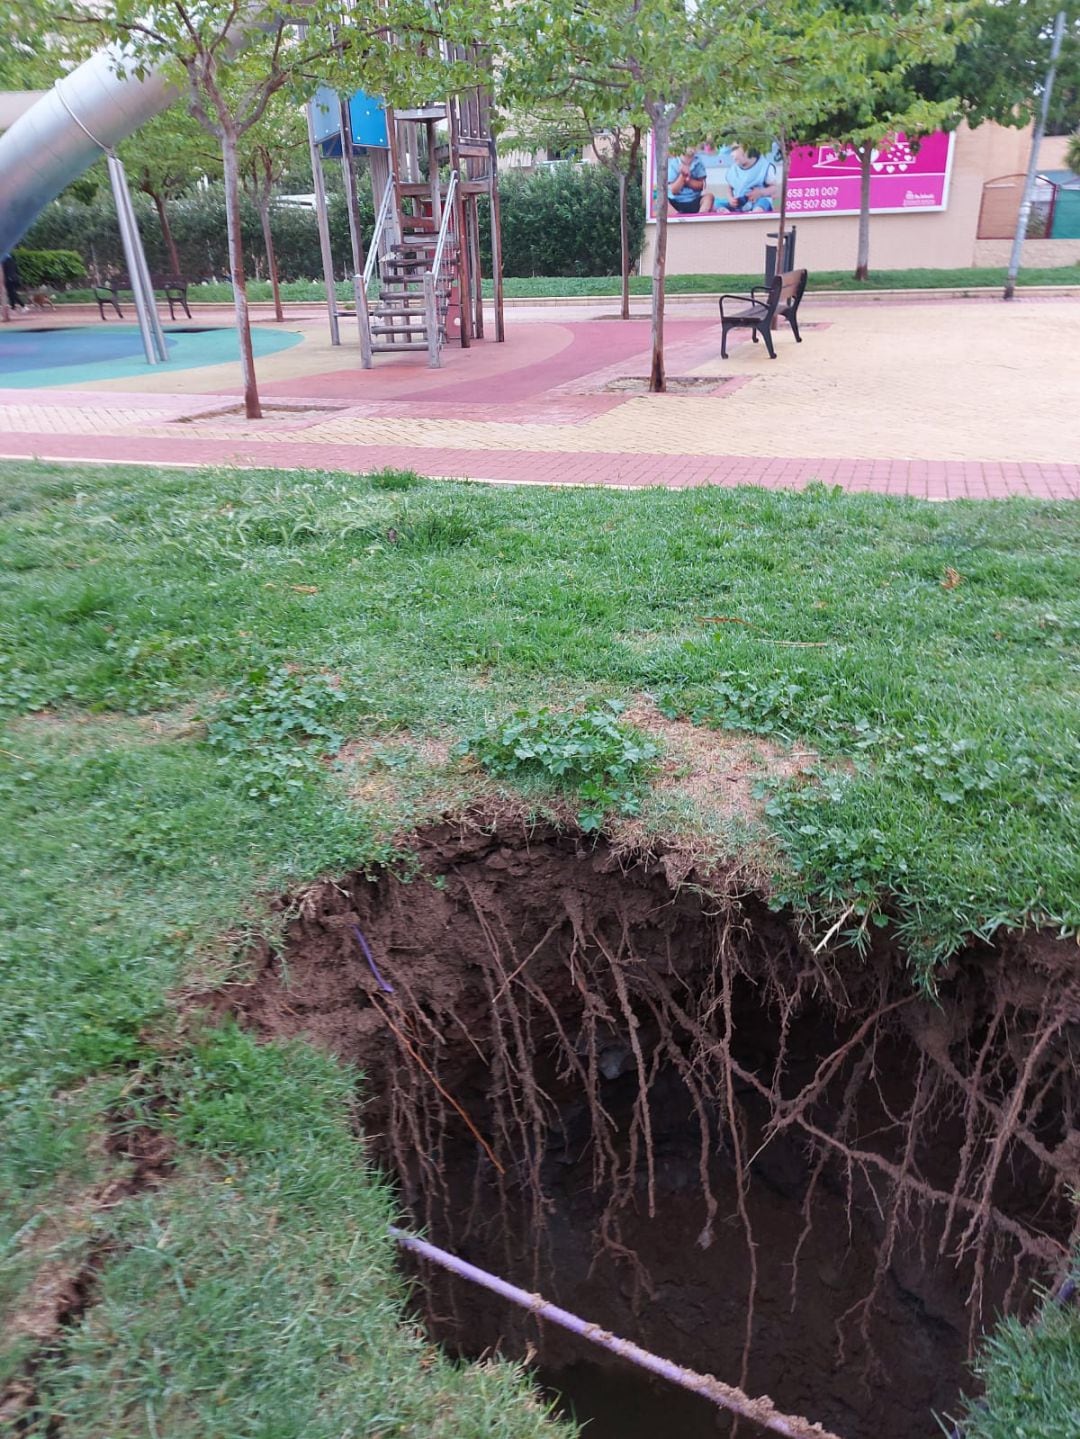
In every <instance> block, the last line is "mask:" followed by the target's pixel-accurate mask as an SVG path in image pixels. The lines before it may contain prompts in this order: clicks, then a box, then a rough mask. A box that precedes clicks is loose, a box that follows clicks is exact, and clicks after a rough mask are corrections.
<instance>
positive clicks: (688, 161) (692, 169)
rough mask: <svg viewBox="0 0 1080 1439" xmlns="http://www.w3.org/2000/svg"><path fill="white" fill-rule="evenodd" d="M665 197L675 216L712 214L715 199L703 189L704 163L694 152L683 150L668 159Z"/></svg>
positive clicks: (709, 192)
mask: <svg viewBox="0 0 1080 1439" xmlns="http://www.w3.org/2000/svg"><path fill="white" fill-rule="evenodd" d="M667 197H668V204H669V205H670V206H671V208H672V210H673V211H674V213H675V214H676V215H709V214H711V213H712V208H713V204H714V202H715V199H716V197H715V196H714V195H713V194H712V192H711V191H709V190H706V188H705V162H704V160H703V159H702V158H701V156H700V155H699V154H698V153H697V151H696V150H685V151H684V152H683V153H682V154H681V155H672V156H671V157H670V158H669V160H668V166H667Z"/></svg>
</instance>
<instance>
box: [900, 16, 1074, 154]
mask: <svg viewBox="0 0 1080 1439" xmlns="http://www.w3.org/2000/svg"><path fill="white" fill-rule="evenodd" d="M1059 9H1061V5H1060V3H1059V0H977V3H973V4H972V5H970V7H969V9H968V13H967V19H968V25H967V27H966V33H965V34H964V35H963V36H961V37H960V39H959V41H958V44H957V46H956V52H955V54H954V55H953V56H952V57H951V58H950V59H948V60H947V62H946V63H945V64H928V65H924V66H919V67H917V68H916V69H915V70H914V72H913V73H912V83H913V85H914V86H915V88H916V89H917V90H918V91H919V93H920V94H922V95H926V96H929V97H931V98H937V97H940V96H943V95H946V94H948V95H955V96H956V98H957V101H958V103H959V108H960V112H961V114H962V115H963V117H964V118H965V119H966V120H967V121H968V122H969V123H970V124H971V125H979V124H981V123H982V122H983V121H984V120H993V121H994V122H995V124H998V125H1014V126H1024V125H1028V124H1030V123H1031V121H1032V120H1033V119H1034V118H1035V114H1036V112H1037V110H1038V107H1039V99H1040V96H1041V93H1042V86H1043V80H1044V78H1045V76H1046V64H1047V58H1048V56H1049V53H1050V35H1051V31H1052V30H1053V26H1054V18H1055V16H1056V14H1057V12H1058V10H1059ZM1078 95H1080V15H1076V16H1074V17H1073V19H1072V22H1071V24H1070V25H1069V26H1068V27H1067V29H1066V33H1065V43H1064V45H1063V47H1062V52H1061V58H1060V60H1059V63H1058V76H1057V80H1056V81H1055V85H1054V93H1053V97H1052V103H1051V107H1050V115H1049V117H1048V123H1047V132H1048V133H1049V134H1066V133H1068V132H1069V131H1070V130H1071V129H1073V128H1074V127H1075V126H1076V125H1077V124H1080V104H1078V101H1077V96H1078ZM1070 116H1072V117H1073V118H1072V120H1071V122H1070V118H1069V117H1070Z"/></svg>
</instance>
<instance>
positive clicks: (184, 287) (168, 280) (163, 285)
mask: <svg viewBox="0 0 1080 1439" xmlns="http://www.w3.org/2000/svg"><path fill="white" fill-rule="evenodd" d="M153 285H154V289H155V290H160V291H161V293H162V294H163V295H164V297H165V301H166V303H167V304H168V306H169V319H170V320H175V319H176V306H177V305H180V306H181V307H182V309H183V311H184V314H185V315H186V316H187V317H188V319H189V320H190V319H191V308H190V306H189V305H188V298H187V292H188V282H187V281H186V280H185V279H184V277H183V276H182V275H155V276H153Z"/></svg>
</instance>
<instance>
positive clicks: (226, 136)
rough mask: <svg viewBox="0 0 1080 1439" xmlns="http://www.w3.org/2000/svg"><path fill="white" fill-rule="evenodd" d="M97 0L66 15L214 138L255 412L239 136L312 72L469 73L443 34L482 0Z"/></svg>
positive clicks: (403, 83)
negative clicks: (452, 58) (449, 55)
mask: <svg viewBox="0 0 1080 1439" xmlns="http://www.w3.org/2000/svg"><path fill="white" fill-rule="evenodd" d="M98 3H99V8H97V9H94V8H92V7H91V6H90V5H86V6H84V5H80V8H79V10H78V12H77V13H75V14H73V15H72V16H71V17H70V18H71V20H72V22H73V23H78V24H84V25H87V24H88V25H91V26H92V27H94V28H95V29H96V30H97V32H98V33H99V34H100V35H101V36H102V37H103V38H104V39H106V40H117V39H119V40H122V41H123V42H124V44H125V47H126V50H127V53H128V55H129V56H130V62H129V63H131V64H132V65H133V67H134V69H135V71H136V73H146V72H148V71H156V72H157V73H159V74H160V75H162V76H163V77H164V78H165V79H166V80H167V81H171V82H172V83H173V84H174V85H175V86H176V88H177V91H178V93H179V94H180V96H182V98H183V101H184V103H185V104H186V105H187V108H188V109H189V110H190V112H191V114H192V115H193V116H194V117H195V118H196V119H197V120H198V121H199V123H200V124H201V125H202V126H203V128H204V129H205V130H206V131H207V133H208V134H210V135H213V136H214V137H215V138H216V139H217V141H218V143H219V144H220V146H221V157H222V169H223V176H224V191H225V213H226V228H227V231H228V244H229V273H230V279H231V281H232V288H233V301H234V306H235V311H236V328H237V334H238V336H239V341H240V368H241V373H242V376H243V388H244V410H245V413H246V415H247V417H248V418H249V419H260V418H261V416H262V409H261V406H260V403H259V392H258V386H257V383H256V377H255V362H254V354H253V351H252V343H251V324H250V316H249V311H248V296H247V286H246V282H245V275H244V251H243V241H242V237H241V231H240V143H241V140H242V139H243V137H244V136H245V135H247V133H248V132H249V131H250V130H252V129H253V128H254V127H255V126H257V125H258V123H259V122H260V120H261V119H262V117H263V115H264V114H265V112H266V109H267V106H268V105H269V104H270V102H271V100H272V99H273V97H274V96H275V95H279V94H280V95H281V96H283V97H286V96H287V97H289V98H290V99H291V100H292V101H293V102H294V103H296V104H301V103H303V102H304V101H306V100H307V99H308V98H309V97H310V95H311V94H312V93H313V92H314V90H315V88H316V85H317V83H318V82H319V81H325V82H326V83H329V84H331V85H334V86H335V87H336V88H339V89H341V90H346V89H352V88H355V87H356V86H357V85H358V84H362V85H363V86H364V88H365V89H367V90H368V92H369V93H372V94H384V95H386V96H387V97H388V98H389V99H390V100H391V101H394V100H395V99H396V98H397V97H399V96H400V97H401V98H402V99H404V98H406V97H410V98H413V99H415V96H416V95H417V94H429V93H436V94H437V93H439V91H440V89H442V90H444V91H445V89H446V88H447V87H448V86H449V85H450V84H454V83H464V79H463V75H465V74H468V75H469V77H470V78H472V72H471V68H470V67H468V66H463V65H462V64H460V63H450V62H447V61H446V60H444V58H443V54H444V50H443V47H442V46H441V44H440V41H441V39H442V38H443V35H444V34H446V35H449V34H450V30H451V23H450V22H451V21H452V22H454V23H456V24H458V25H460V26H462V27H463V28H464V29H465V30H466V33H467V38H469V39H472V38H473V36H474V33H475V29H476V23H477V21H478V18H479V17H478V16H477V15H476V14H474V13H473V12H474V7H475V5H476V4H478V3H479V0H444V5H443V7H442V9H441V10H440V12H439V14H438V15H436V14H435V12H434V11H431V10H429V9H428V8H427V7H426V5H424V4H423V3H421V0H352V3H351V4H350V5H348V6H343V7H342V10H341V12H340V13H337V14H334V13H333V12H330V11H328V10H327V9H326V8H325V7H315V6H313V7H311V8H306V7H305V8H303V9H301V10H298V9H297V7H296V6H295V5H294V4H293V3H292V0H251V3H250V4H247V5H239V4H237V3H236V0H200V3H199V4H198V5H193V4H191V3H190V0H161V3H159V4H158V5H156V6H155V7H153V8H151V9H149V10H148V9H147V7H146V5H145V0H115V3H111V4H109V3H106V0H98ZM301 19H302V21H303V23H302V24H301V23H299V22H300V20H301ZM437 25H438V26H439V27H440V28H438V29H437V28H436V26H437ZM451 38H455V39H456V38H457V37H456V36H451Z"/></svg>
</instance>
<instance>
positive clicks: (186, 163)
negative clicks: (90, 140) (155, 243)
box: [120, 105, 221, 275]
mask: <svg viewBox="0 0 1080 1439" xmlns="http://www.w3.org/2000/svg"><path fill="white" fill-rule="evenodd" d="M120 158H121V159H122V160H123V162H124V164H125V166H126V167H127V171H128V174H129V176H130V177H131V180H132V182H133V184H134V185H135V186H136V188H137V189H139V190H141V191H142V192H143V194H144V195H149V197H150V199H151V200H152V201H153V202H154V209H155V210H156V211H157V216H158V222H159V223H160V225H161V235H162V239H163V240H164V241H165V249H166V252H167V254H168V257H169V266H170V268H171V270H172V273H173V274H174V275H179V274H180V273H181V271H182V269H183V267H182V266H181V264H180V255H179V253H178V252H177V248H176V241H175V239H174V238H173V232H172V226H171V225H170V224H169V210H168V202H169V201H170V200H172V199H174V198H175V197H176V196H177V195H182V194H183V193H184V191H185V190H187V189H189V188H190V187H191V186H192V185H193V184H194V183H195V181H196V180H198V179H199V178H201V177H202V176H209V175H211V174H214V173H216V172H217V171H218V170H220V168H221V166H220V160H219V158H218V156H217V155H216V154H215V153H214V146H213V143H212V141H211V140H210V138H209V137H208V136H207V134H206V131H205V130H204V129H203V127H202V126H201V125H200V124H199V122H198V121H197V120H196V119H195V117H194V116H193V115H191V114H190V113H189V112H188V111H187V110H184V109H182V108H181V107H180V106H178V105H176V106H173V108H172V109H171V110H167V111H166V112H165V113H164V114H163V115H159V116H158V117H157V118H156V119H155V120H151V121H150V123H149V124H148V125H144V126H143V127H142V129H141V130H139V131H138V132H137V133H136V134H135V135H134V136H133V137H132V138H131V139H130V140H128V141H127V142H126V143H125V144H124V145H122V146H121V147H120Z"/></svg>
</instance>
